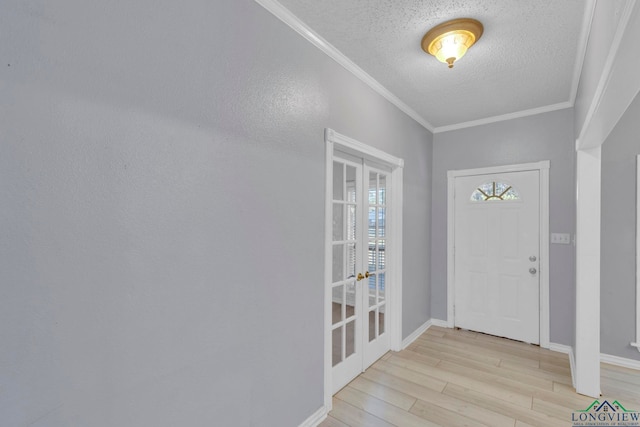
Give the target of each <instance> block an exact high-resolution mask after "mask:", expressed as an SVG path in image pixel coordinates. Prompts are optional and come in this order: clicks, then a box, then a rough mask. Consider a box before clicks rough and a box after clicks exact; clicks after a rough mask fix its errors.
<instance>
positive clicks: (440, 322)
mask: <svg viewBox="0 0 640 427" xmlns="http://www.w3.org/2000/svg"><path fill="white" fill-rule="evenodd" d="M431 326H439V327H441V328H448V327H449V323H447V321H446V320H440V319H431Z"/></svg>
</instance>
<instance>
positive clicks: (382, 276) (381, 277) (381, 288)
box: [377, 273, 387, 301]
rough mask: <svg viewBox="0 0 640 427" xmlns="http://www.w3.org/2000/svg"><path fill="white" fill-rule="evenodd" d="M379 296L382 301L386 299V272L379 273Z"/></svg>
mask: <svg viewBox="0 0 640 427" xmlns="http://www.w3.org/2000/svg"><path fill="white" fill-rule="evenodd" d="M377 276H378V298H379V299H380V301H384V300H385V299H386V297H387V290H386V288H385V286H384V280H385V274H384V273H378V275H377Z"/></svg>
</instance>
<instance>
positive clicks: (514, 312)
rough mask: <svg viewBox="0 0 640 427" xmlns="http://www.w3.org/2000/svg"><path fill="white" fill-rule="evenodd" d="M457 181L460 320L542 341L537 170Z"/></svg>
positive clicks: (457, 312) (496, 332) (479, 328)
mask: <svg viewBox="0 0 640 427" xmlns="http://www.w3.org/2000/svg"><path fill="white" fill-rule="evenodd" d="M455 181H456V182H455V297H454V301H455V326H457V327H461V328H464V329H470V330H474V331H478V332H485V333H489V334H492V335H497V336H502V337H506V338H511V339H515V340H519V341H525V342H528V343H533V344H538V343H539V340H540V334H539V329H540V315H539V304H540V298H539V295H540V290H539V275H538V270H539V268H540V267H539V256H540V254H539V201H540V200H539V194H538V193H539V185H540V184H539V182H540V180H539V171H525V172H510V173H500V174H490V175H473V176H461V177H457V178H456V180H455Z"/></svg>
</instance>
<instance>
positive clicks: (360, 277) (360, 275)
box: [356, 271, 375, 282]
mask: <svg viewBox="0 0 640 427" xmlns="http://www.w3.org/2000/svg"><path fill="white" fill-rule="evenodd" d="M374 275H375V273H369V272H368V271H367V272H365V273H364V276H363V275H362V273H358V277H356V281H358V282H359V281H360V280H364V279H365V278H368V277H369V276H374Z"/></svg>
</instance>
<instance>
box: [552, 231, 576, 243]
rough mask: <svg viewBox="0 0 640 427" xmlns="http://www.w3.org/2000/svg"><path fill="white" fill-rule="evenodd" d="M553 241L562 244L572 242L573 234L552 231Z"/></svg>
mask: <svg viewBox="0 0 640 427" xmlns="http://www.w3.org/2000/svg"><path fill="white" fill-rule="evenodd" d="M551 243H555V244H560V245H570V244H571V234H569V233H551Z"/></svg>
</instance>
